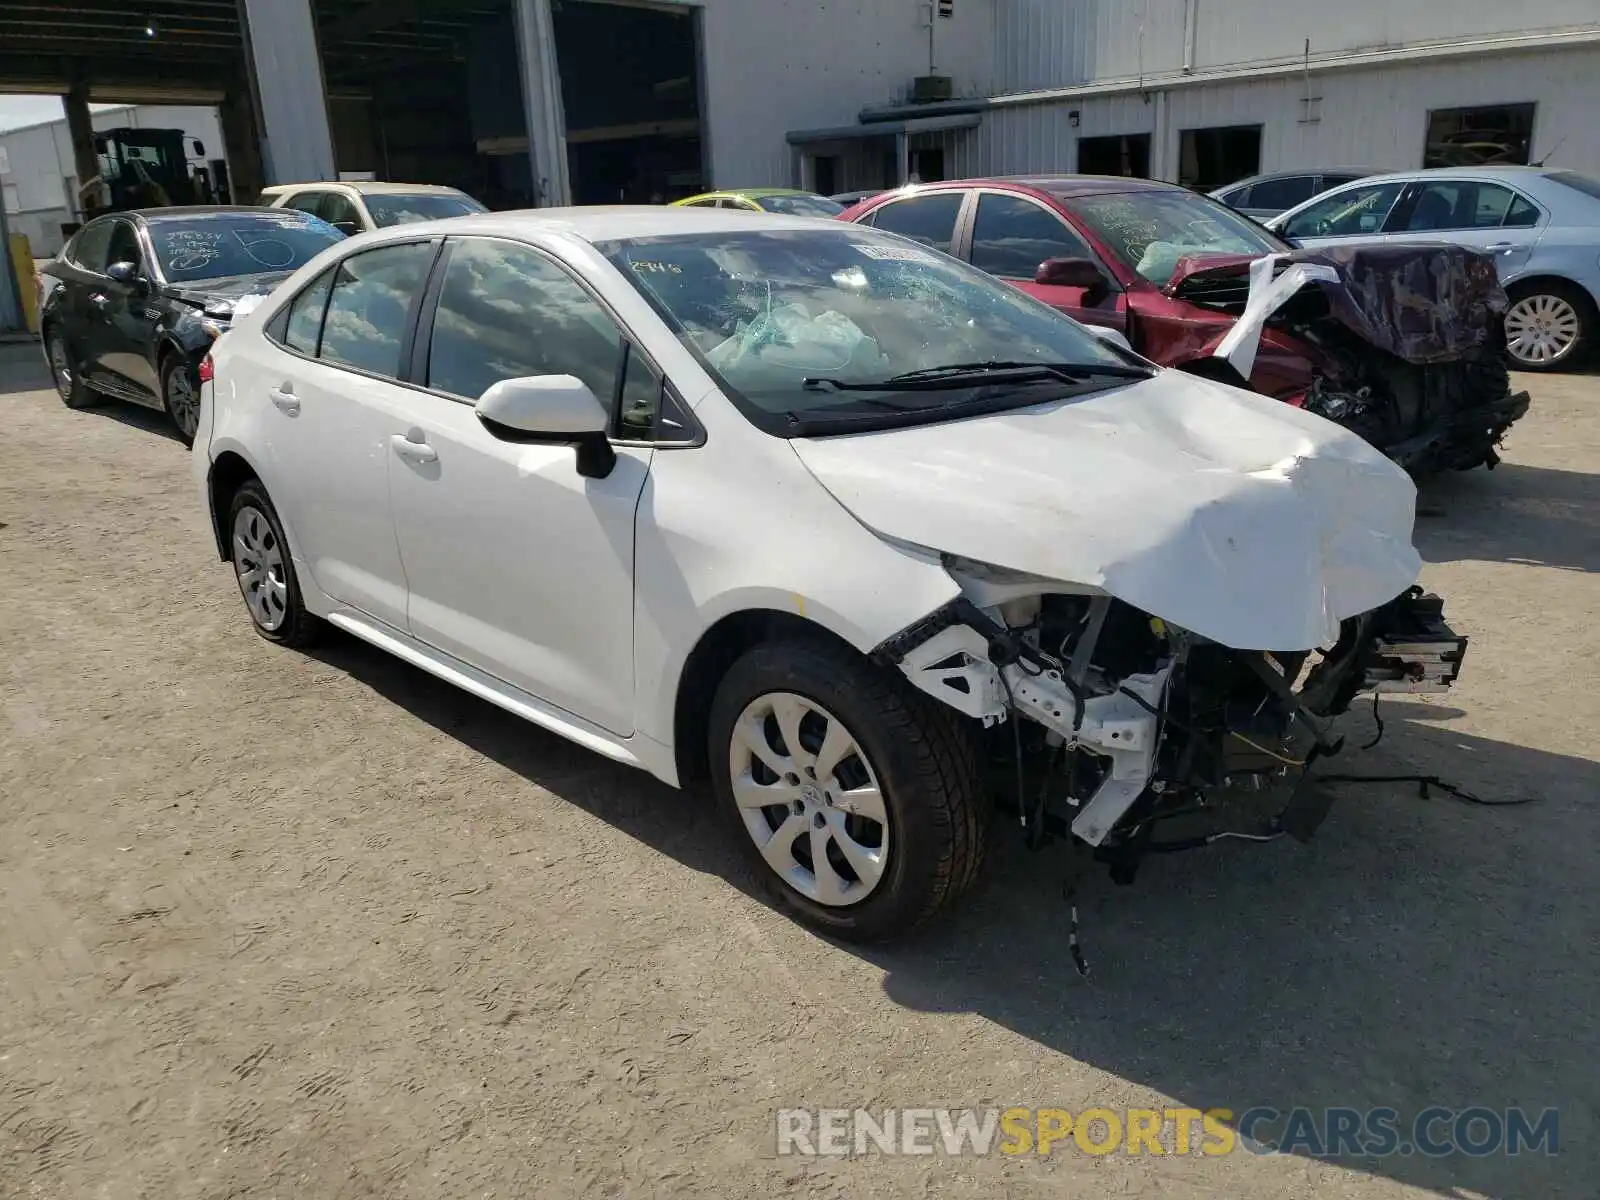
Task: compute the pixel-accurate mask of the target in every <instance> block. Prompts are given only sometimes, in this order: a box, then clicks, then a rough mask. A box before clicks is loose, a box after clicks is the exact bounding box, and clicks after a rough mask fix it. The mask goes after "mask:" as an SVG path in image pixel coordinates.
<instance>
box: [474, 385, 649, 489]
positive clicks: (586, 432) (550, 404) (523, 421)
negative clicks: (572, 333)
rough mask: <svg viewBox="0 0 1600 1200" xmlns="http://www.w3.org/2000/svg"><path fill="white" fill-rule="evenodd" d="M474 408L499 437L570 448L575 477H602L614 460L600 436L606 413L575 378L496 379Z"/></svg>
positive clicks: (606, 423)
mask: <svg viewBox="0 0 1600 1200" xmlns="http://www.w3.org/2000/svg"><path fill="white" fill-rule="evenodd" d="M474 411H476V412H477V414H478V420H480V421H482V422H483V427H484V428H485V429H487V430H488V431H489V432H490V433H491V434H493V435H494V436H495V437H497V438H500V439H501V440H502V441H507V442H530V443H535V444H545V445H557V446H576V447H577V450H578V474H580V475H585V476H588V477H589V478H591V479H604V478H605V477H606V476H607V475H609V474H611V469H612V468H613V467H614V466H616V464H617V456H616V453H615V452H614V451H613V450H612V449H611V443H610V441H608V440H607V438H606V430H607V429H608V428H609V426H610V424H611V414H610V413H608V412H607V411H606V407H605V405H603V404H601V403H600V401H599V399H598V398H597V397H596V396H595V394H594V393H593V392H591V391H590V390H589V385H588V384H586V383H584V382H583V380H581V379H579V378H577V377H576V376H573V375H528V376H524V377H522V378H520V379H502V380H501V381H500V382H499V383H497V384H494V385H493V386H492V387H490V388H489V390H488V391H486V392H484V394H483V395H482V396H481V397H479V399H478V403H477V405H476V406H475V410H474Z"/></svg>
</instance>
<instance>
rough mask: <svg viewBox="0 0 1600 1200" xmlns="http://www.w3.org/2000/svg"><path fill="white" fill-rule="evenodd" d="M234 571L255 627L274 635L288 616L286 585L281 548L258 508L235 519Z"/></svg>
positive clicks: (287, 582) (287, 590)
mask: <svg viewBox="0 0 1600 1200" xmlns="http://www.w3.org/2000/svg"><path fill="white" fill-rule="evenodd" d="M233 569H234V570H235V571H237V572H238V573H239V590H240V591H241V592H243V593H244V602H245V603H246V604H247V605H249V606H250V615H251V616H252V617H254V618H255V622H256V624H257V625H259V626H261V628H263V629H265V630H266V631H267V632H268V633H272V632H274V631H276V630H277V629H278V628H279V627H280V626H281V625H282V624H283V623H284V621H285V620H286V619H288V616H289V581H288V577H287V574H286V573H285V571H284V567H283V547H282V546H280V545H279V544H278V539H277V537H276V536H274V534H273V532H272V525H271V523H270V522H269V521H268V520H267V517H266V514H265V513H263V512H262V511H261V510H260V509H258V508H249V507H246V508H241V509H240V510H239V515H238V516H237V517H236V518H234V522H233Z"/></svg>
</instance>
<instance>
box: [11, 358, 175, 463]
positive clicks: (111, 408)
mask: <svg viewBox="0 0 1600 1200" xmlns="http://www.w3.org/2000/svg"><path fill="white" fill-rule="evenodd" d="M54 388H55V385H54V383H53V382H52V381H51V379H50V370H49V368H48V367H47V366H46V365H45V362H44V359H43V357H42V356H41V352H40V350H39V343H38V340H37V339H33V340H29V341H20V340H19V341H14V342H7V343H4V344H0V396H6V395H12V394H14V393H18V392H53V391H54ZM79 411H80V412H82V413H83V414H84V415H86V416H96V417H107V418H109V419H111V420H113V421H117V422H119V423H120V424H123V425H127V426H128V427H130V428H132V429H137V430H139V431H140V432H142V433H154V434H159V435H161V436H162V437H164V438H167V439H168V440H169V441H174V442H177V443H178V444H179V445H182V444H183V440H182V439H181V438H180V437H179V436H178V431H177V430H176V429H174V428H173V426H172V418H171V417H169V416H167V414H166V413H164V412H161V411H159V410H157V409H154V408H145V407H144V406H143V405H139V404H130V403H128V402H127V401H125V400H116V399H113V398H112V397H110V396H101V397H99V398H98V399H97V400H96V401H95V403H94V404H91V405H90V406H89V407H87V408H84V409H80V410H79Z"/></svg>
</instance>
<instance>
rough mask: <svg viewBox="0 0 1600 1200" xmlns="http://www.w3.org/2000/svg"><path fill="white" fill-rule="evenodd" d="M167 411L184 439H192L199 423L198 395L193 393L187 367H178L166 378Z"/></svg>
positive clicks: (193, 389)
mask: <svg viewBox="0 0 1600 1200" xmlns="http://www.w3.org/2000/svg"><path fill="white" fill-rule="evenodd" d="M167 410H168V411H169V412H171V413H172V419H173V420H174V421H176V422H177V425H178V428H179V429H181V430H182V431H183V435H184V437H193V436H194V431H195V427H196V426H197V425H198V424H199V423H200V393H199V392H197V391H195V387H194V380H192V379H190V378H189V369H188V368H187V367H178V368H177V369H176V370H174V371H173V372H172V374H170V375H168V376H167Z"/></svg>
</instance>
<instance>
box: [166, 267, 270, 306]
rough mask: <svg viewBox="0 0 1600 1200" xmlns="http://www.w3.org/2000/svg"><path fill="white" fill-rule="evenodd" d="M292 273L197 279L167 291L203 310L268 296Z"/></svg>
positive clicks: (173, 286)
mask: <svg viewBox="0 0 1600 1200" xmlns="http://www.w3.org/2000/svg"><path fill="white" fill-rule="evenodd" d="M293 274H294V272H293V271H273V272H271V273H269V274H265V275H229V276H227V277H225V278H222V279H197V280H195V281H193V282H192V283H176V284H173V285H172V286H171V287H170V288H169V289H168V290H169V291H170V292H171V293H172V295H173V296H175V297H177V298H178V299H179V300H184V301H187V302H188V303H190V304H194V305H198V306H199V307H201V308H204V307H205V306H206V305H208V304H213V303H216V302H217V301H220V300H231V301H233V302H234V303H235V304H237V303H238V302H239V301H240V300H242V299H244V298H245V297H246V296H266V295H270V294H271V292H272V289H273V288H275V287H277V286H278V285H279V284H280V283H282V282H283V281H284V280H285V279H287V278H289V276H291V275H293Z"/></svg>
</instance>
